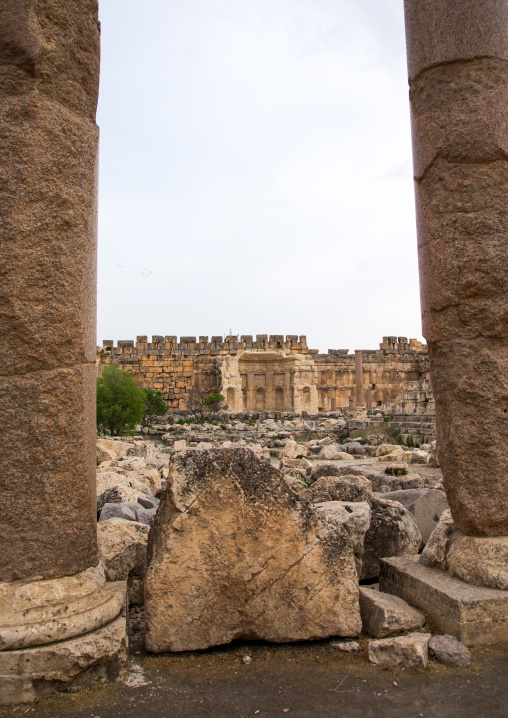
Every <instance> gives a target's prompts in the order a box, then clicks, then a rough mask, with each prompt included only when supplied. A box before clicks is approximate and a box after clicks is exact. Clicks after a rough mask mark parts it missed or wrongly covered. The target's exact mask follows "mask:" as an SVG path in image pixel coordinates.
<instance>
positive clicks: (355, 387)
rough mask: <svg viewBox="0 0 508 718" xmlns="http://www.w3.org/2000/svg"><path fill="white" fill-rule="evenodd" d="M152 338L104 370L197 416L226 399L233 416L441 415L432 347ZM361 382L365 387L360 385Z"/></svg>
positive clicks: (111, 351)
mask: <svg viewBox="0 0 508 718" xmlns="http://www.w3.org/2000/svg"><path fill="white" fill-rule="evenodd" d="M147 339H148V338H147V337H146V336H140V337H138V338H137V342H136V343H134V341H119V342H118V345H117V346H116V347H115V346H114V343H113V341H104V342H103V348H102V349H100V348H99V349H98V352H97V361H98V366H99V368H100V367H101V366H103V365H104V364H107V363H110V362H114V363H116V364H118V365H119V366H120V367H121V368H122V369H125V370H127V371H130V372H132V374H133V376H134V379H135V380H136V382H137V383H138V384H139V385H140V386H144V387H147V388H151V389H155V390H160V391H161V392H162V394H163V396H164V398H165V400H166V401H167V402H168V403H169V406H170V407H171V409H173V410H179V411H183V410H186V409H189V408H192V403H193V402H194V401H195V400H196V399H197V400H198V401H199V399H200V398H201V399H202V397H203V396H205V395H206V394H210V393H212V392H214V391H219V390H220V391H221V393H222V394H223V395H224V397H225V398H226V401H227V406H228V409H229V410H230V411H238V412H240V411H252V412H262V411H288V412H296V413H301V412H302V411H307V412H309V413H316V412H319V411H335V410H340V409H347V408H349V407H350V405H351V404H352V405H353V408H357V409H358V408H360V409H362V408H363V409H366V410H370V409H372V408H375V407H384V408H385V409H386V408H387V407H388V410H389V411H393V413H408V414H409V413H411V414H433V413H434V401H433V398H432V389H431V386H430V380H429V368H428V355H427V348H426V346H425V345H423V344H421V342H418V341H417V340H416V339H410V340H409V341H408V340H407V338H406V337H384V338H383V342H382V343H381V344H380V348H379V349H377V350H357V351H356V352H355V353H354V354H349V353H348V351H349V350H348V349H329V350H328V353H327V354H319V352H318V350H317V349H309V348H308V346H307V338H306V337H305V336H300V337H298V336H296V335H288V336H286V337H285V338H284V336H283V335H282V334H280V335H279V334H275V335H271V336H269V335H267V334H258V335H257V336H256V338H255V340H254V339H253V337H252V336H241V337H240V339H238V337H237V336H227V337H225V339H223V338H222V337H212V338H211V341H208V337H199V339H198V340H197V339H196V337H181V338H180V341H179V342H178V341H177V337H175V336H165V337H163V336H154V337H152V341H151V342H148V341H147ZM360 380H361V385H360Z"/></svg>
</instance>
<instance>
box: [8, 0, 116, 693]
mask: <svg viewBox="0 0 508 718" xmlns="http://www.w3.org/2000/svg"><path fill="white" fill-rule="evenodd" d="M99 35H100V33H99V23H98V7H97V1H96V0H69V1H68V2H51V3H42V2H39V1H38V0H26V1H25V2H23V3H20V2H17V0H3V1H2V3H1V6H0V69H1V72H0V89H1V91H0V127H1V128H2V135H1V140H0V224H1V226H2V249H3V253H2V266H1V273H2V277H3V281H2V282H0V294H1V296H0V304H1V307H2V310H1V318H0V336H1V337H2V364H1V368H0V413H1V415H2V448H1V451H0V455H1V461H2V466H1V471H0V511H1V515H2V521H1V527H0V543H1V546H2V550H1V552H0V582H2V583H0V603H1V604H2V615H1V617H0V702H4V703H5V702H7V703H8V702H14V701H17V700H30V699H32V698H34V697H35V695H36V693H37V694H40V692H39V693H38V691H39V688H41V684H42V683H44V680H39V679H41V678H44V675H45V673H47V671H46V667H45V666H44V662H45V661H46V658H45V656H47V655H49V654H51V655H54V656H57V655H60V658H61V660H60V665H59V669H58V670H56V669H55V673H54V677H55V679H58V681H61V683H60V685H63V684H64V683H65V681H66V680H68V679H69V676H68V675H67V676H63V675H62V671H63V672H64V673H65V671H64V667H65V666H66V665H68V668H69V671H71V672H72V671H74V672H75V674H77V673H79V672H80V670H81V669H82V668H84V667H85V664H87V661H88V666H90V665H91V662H92V663H93V660H92V659H91V658H90V656H91V655H92V653H93V654H94V655H95V658H98V659H99V660H102V663H103V664H104V663H105V662H106V663H107V660H106V658H105V653H103V654H102V655H100V654H101V651H106V653H107V652H108V651H109V656H110V657H111V658H112V657H113V654H115V652H116V658H118V657H119V656H120V655H121V654H122V652H125V641H124V637H125V619H118V620H119V621H120V624H121V623H122V621H123V628H122V625H120V624H118V626H117V627H116V628H115V630H113V634H115V635H114V636H113V635H112V634H111V632H110V633H108V636H107V637H106V638H105V637H104V635H103V636H102V638H101V637H100V636H99V637H98V638H97V641H98V642H97V641H96V643H95V648H94V650H89V647H88V649H87V651H88V654H87V655H88V659H87V660H85V659H83V661H82V663H81V668H76V666H75V665H74V664H73V665H72V666H71V663H72V660H74V659H71V653H72V651H73V650H74V652H76V651H79V649H78V648H76V647H74V648H73V649H72V650H71V649H70V648H69V650H68V652H67V654H66V656H67V657H66V658H64V657H63V654H58V649H57V648H51V649H50V648H49V646H48V650H47V651H46V652H45V650H46V649H45V648H44V647H43V645H42V644H45V645H47V644H51V642H52V641H60V643H59V644H52V645H54V646H57V645H58V646H62V647H63V648H62V650H64V651H65V650H66V649H65V647H66V645H67V640H71V639H72V640H79V639H76V636H80V635H81V634H83V633H89V632H90V631H95V630H96V629H100V627H101V626H102V625H104V624H105V623H107V622H110V621H113V619H114V618H115V616H118V614H119V612H120V611H121V608H122V607H121V604H122V600H123V599H122V597H121V591H120V593H117V594H116V596H113V597H111V590H110V589H108V590H106V589H105V587H104V574H103V572H102V573H101V571H102V569H101V568H100V567H98V566H97V564H98V556H97V541H96V506H95V378H96V370H95V324H96V308H95V304H96V298H95V297H96V227H97V212H96V208H97V203H96V190H97V182H96V177H97V147H98V137H99V131H98V128H97V125H96V123H95V112H96V106H97V96H98V87H99V59H100V45H99ZM12 582H15V583H12ZM25 586H26V590H25V588H24V587H25ZM113 593H114V590H113ZM85 597H86V598H85ZM67 598H68V600H67ZM62 616H65V619H63V618H62ZM28 624H30V625H28ZM113 624H114V621H113ZM113 624H110V627H111V626H112V625H113ZM108 630H109V629H108ZM115 631H116V632H115ZM122 631H123V633H122ZM94 635H95V634H94ZM101 635H102V634H101ZM91 636H92V634H90V633H89V636H88V638H90V637H91ZM87 640H88V639H87ZM90 640H92V642H93V639H92V638H90ZM101 641H102V643H101ZM99 643H100V644H101V647H99ZM106 644H107V646H106ZM113 644H114V647H113ZM73 645H74V644H73ZM30 646H38V648H30ZM5 648H8V649H10V650H8V651H4V650H3V649H5ZM26 651H29V652H30V656H28V655H27V654H26V653H25V652H26ZM55 660H57V659H55ZM94 660H95V659H94ZM66 661H67V663H66ZM69 661H71V663H69ZM55 665H56V664H55ZM30 666H32V669H31V668H30ZM37 666H38V667H39V668H38V669H37ZM39 669H40V670H39ZM38 671H39V673H40V675H39V673H38ZM59 671H60V673H59ZM32 679H33V680H34V682H33V684H32ZM36 683H37V686H38V687H37V686H36V685H35V684H36ZM82 685H83V683H82Z"/></svg>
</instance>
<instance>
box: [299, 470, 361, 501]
mask: <svg viewBox="0 0 508 718" xmlns="http://www.w3.org/2000/svg"><path fill="white" fill-rule="evenodd" d="M309 493H310V499H311V501H312V502H313V503H316V504H317V503H320V502H323V501H369V500H370V498H371V497H372V484H371V482H370V481H369V479H366V478H365V477H363V476H355V475H354V474H345V475H344V476H340V477H336V476H325V477H323V478H321V479H318V480H317V481H316V482H315V483H314V484H312V486H311V487H310V491H309Z"/></svg>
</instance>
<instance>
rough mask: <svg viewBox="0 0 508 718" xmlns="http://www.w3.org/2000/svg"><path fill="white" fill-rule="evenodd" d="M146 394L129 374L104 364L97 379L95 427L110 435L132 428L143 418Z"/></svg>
mask: <svg viewBox="0 0 508 718" xmlns="http://www.w3.org/2000/svg"><path fill="white" fill-rule="evenodd" d="M145 408H146V401H145V394H144V392H143V389H140V388H139V387H138V386H137V384H136V382H135V381H134V379H133V378H132V375H131V374H129V373H128V372H126V371H122V370H121V369H119V368H118V366H117V365H116V364H107V365H106V366H105V367H104V369H103V370H102V374H101V376H100V377H99V378H98V379H97V428H98V430H99V431H100V432H104V431H106V430H108V431H109V432H110V434H111V436H118V434H120V433H122V432H125V431H128V430H129V429H133V428H134V426H135V425H136V424H139V423H140V422H141V420H142V418H143V413H144V411H145Z"/></svg>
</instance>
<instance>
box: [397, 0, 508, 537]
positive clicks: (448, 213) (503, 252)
mask: <svg viewBox="0 0 508 718" xmlns="http://www.w3.org/2000/svg"><path fill="white" fill-rule="evenodd" d="M405 15H406V35H407V52H408V70H409V83H410V102H411V121H412V137H413V163H414V176H415V194H416V212H417V227H418V256H419V267H420V284H421V301H422V318H423V334H424V336H425V337H426V339H427V342H428V347H429V354H430V365H431V377H432V385H433V388H434V394H435V398H436V423H437V446H438V455H439V462H440V465H441V467H442V471H443V477H444V486H445V489H446V494H447V498H448V502H449V504H450V508H451V511H452V515H453V519H454V521H455V524H456V526H457V527H458V528H459V529H460V530H461V531H463V532H464V533H466V534H470V535H478V536H494V535H508V502H506V500H505V499H506V496H507V493H508V453H507V451H506V443H507V440H508V299H507V297H508V252H507V246H506V237H507V234H508V206H507V192H506V190H507V181H508V155H507V149H508V124H507V123H506V111H507V104H508V64H507V60H508V32H507V28H508V3H506V2H505V0H488V1H487V0H483V1H482V0H476V1H474V2H467V3H464V2H461V1H460V0H439V2H437V0H405Z"/></svg>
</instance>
